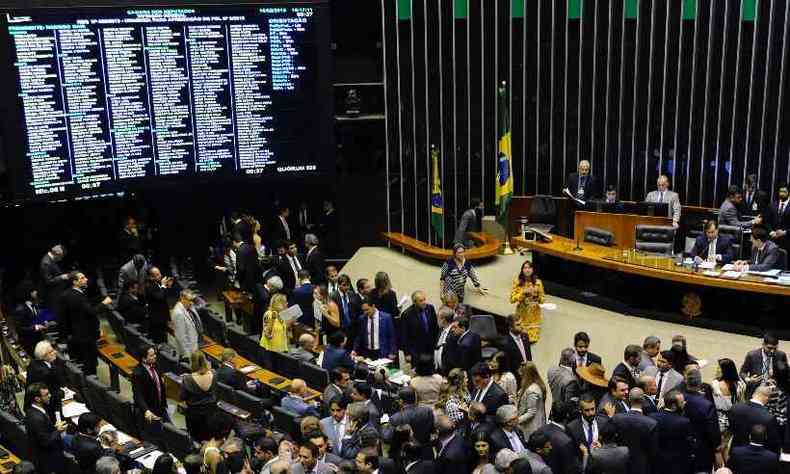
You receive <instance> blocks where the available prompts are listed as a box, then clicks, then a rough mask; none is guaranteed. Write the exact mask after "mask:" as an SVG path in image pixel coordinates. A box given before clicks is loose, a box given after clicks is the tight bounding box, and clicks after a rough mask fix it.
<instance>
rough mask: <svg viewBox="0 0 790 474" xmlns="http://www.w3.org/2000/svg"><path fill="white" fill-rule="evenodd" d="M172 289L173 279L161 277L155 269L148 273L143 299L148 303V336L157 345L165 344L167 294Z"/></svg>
mask: <svg viewBox="0 0 790 474" xmlns="http://www.w3.org/2000/svg"><path fill="white" fill-rule="evenodd" d="M172 287H173V278H171V277H163V276H162V272H161V271H159V268H157V267H151V270H149V272H148V282H147V283H146V286H145V298H146V301H147V302H148V335H149V336H150V337H151V340H152V341H154V342H155V343H157V344H162V343H164V342H167V326H168V324H170V305H169V304H168V302H167V293H168V291H169V290H170V288H172Z"/></svg>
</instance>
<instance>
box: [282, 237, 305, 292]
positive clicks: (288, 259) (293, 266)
mask: <svg viewBox="0 0 790 474" xmlns="http://www.w3.org/2000/svg"><path fill="white" fill-rule="evenodd" d="M282 245H283V246H285V254H283V255H282V256H281V257H280V259H279V262H278V264H277V273H279V274H280V276H281V277H282V279H283V285H284V286H285V288H286V289H287V290H288V291H293V290H294V289H295V288H296V287H297V286H298V284H299V283H300V280H301V279H302V276H301V275H300V273H299V272H300V271H301V270H305V271H306V272H307V275H308V278H309V277H310V270H308V269H307V268H304V258H303V257H302V256H301V255H299V252H298V249H297V248H296V244H295V243H293V242H291V241H288V240H286V241H284V242H283V244H282Z"/></svg>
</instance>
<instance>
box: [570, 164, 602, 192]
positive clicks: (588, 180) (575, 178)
mask: <svg viewBox="0 0 790 474" xmlns="http://www.w3.org/2000/svg"><path fill="white" fill-rule="evenodd" d="M563 192H566V193H567V194H570V195H571V196H573V197H575V198H577V199H581V200H583V201H588V200H590V199H594V198H596V197H599V196H600V189H599V188H598V180H597V179H596V178H595V176H593V175H592V174H590V162H589V161H587V160H581V161H580V162H579V167H578V172H576V173H571V174H569V175H568V180H567V181H566V182H565V189H563Z"/></svg>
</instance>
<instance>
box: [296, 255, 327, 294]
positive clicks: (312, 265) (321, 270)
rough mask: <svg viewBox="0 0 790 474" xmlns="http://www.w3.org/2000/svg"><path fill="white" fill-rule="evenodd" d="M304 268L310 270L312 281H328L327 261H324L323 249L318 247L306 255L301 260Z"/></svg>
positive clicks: (315, 282) (316, 282)
mask: <svg viewBox="0 0 790 474" xmlns="http://www.w3.org/2000/svg"><path fill="white" fill-rule="evenodd" d="M299 261H300V262H301V263H302V265H303V266H304V268H306V269H307V270H309V271H310V281H311V282H312V283H313V284H315V285H319V284H321V283H326V261H324V254H322V253H321V249H320V248H318V247H316V248H315V249H314V250H313V251H312V252H310V253H309V254H307V255H305V257H304V261H302V260H301V259H300V260H299Z"/></svg>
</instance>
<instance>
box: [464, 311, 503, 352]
mask: <svg viewBox="0 0 790 474" xmlns="http://www.w3.org/2000/svg"><path fill="white" fill-rule="evenodd" d="M469 331H471V332H473V333H475V334H477V335H478V336H480V339H482V340H484V341H486V342H488V346H486V347H483V351H482V355H483V359H490V358H491V357H492V356H493V355H494V354H496V353H497V351H498V350H499V349H497V348H496V347H495V346H494V344H496V342H497V339H498V338H499V334H498V333H497V329H496V321H495V320H494V317H493V316H491V315H490V314H475V315H473V316H472V317H471V318H470V319H469Z"/></svg>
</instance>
